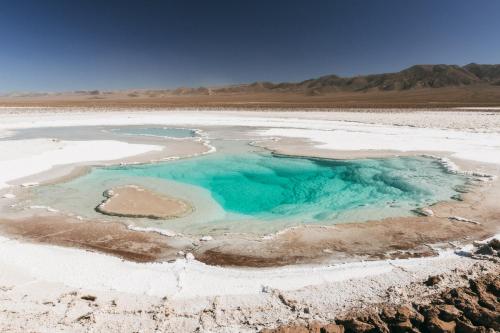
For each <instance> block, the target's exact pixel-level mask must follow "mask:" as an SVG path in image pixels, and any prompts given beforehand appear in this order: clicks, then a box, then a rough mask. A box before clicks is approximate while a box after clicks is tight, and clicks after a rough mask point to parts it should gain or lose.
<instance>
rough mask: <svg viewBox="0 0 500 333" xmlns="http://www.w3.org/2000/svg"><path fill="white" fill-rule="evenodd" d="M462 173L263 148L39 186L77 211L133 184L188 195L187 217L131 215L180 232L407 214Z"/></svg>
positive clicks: (443, 196)
mask: <svg viewBox="0 0 500 333" xmlns="http://www.w3.org/2000/svg"><path fill="white" fill-rule="evenodd" d="M465 182H466V178H465V177H463V176H460V175H455V174H450V173H448V172H446V170H445V169H444V168H443V167H442V165H441V164H440V163H438V162H437V161H435V160H434V159H431V158H423V157H418V158H415V157H412V158H410V157H398V158H384V159H363V160H349V161H340V160H319V159H306V158H290V157H275V156H272V155H270V154H268V153H257V152H248V151H246V152H242V153H229V154H227V153H216V154H212V155H206V156H201V157H196V158H190V159H184V160H177V161H170V162H165V163H157V164H146V165H132V166H120V167H105V168H94V169H93V170H92V172H91V173H89V174H88V175H85V176H83V177H80V178H77V179H75V180H72V181H70V182H67V183H63V184H58V185H51V186H50V187H48V188H47V187H46V188H43V187H41V188H40V189H39V190H38V191H39V193H38V194H39V195H38V198H39V200H42V202H40V203H41V204H45V205H49V206H52V207H55V208H59V209H62V210H68V211H73V212H75V211H76V212H78V213H79V214H81V215H92V214H97V213H95V212H94V211H93V208H94V207H95V206H96V205H97V204H98V203H99V202H100V200H102V196H101V193H102V191H103V190H105V189H108V188H111V187H114V186H117V185H122V184H137V185H142V186H146V187H148V188H153V189H154V190H157V191H160V192H163V193H165V194H169V195H173V196H176V197H180V198H182V199H184V200H188V201H189V202H191V204H192V205H193V206H194V207H195V209H196V211H195V213H194V214H193V215H192V216H189V217H186V218H181V219H177V220H168V221H147V220H142V221H137V220H135V221H134V223H136V224H139V225H142V226H154V227H163V228H167V229H172V230H175V231H178V232H185V233H207V232H212V231H214V232H215V231H220V232H262V233H264V232H272V231H276V230H280V229H281V228H283V227H288V226H293V225H299V224H304V223H313V224H335V223H342V222H351V221H367V220H373V219H381V218H385V217H393V216H408V215H411V214H412V210H413V209H415V208H416V207H420V206H427V205H429V204H432V203H435V202H438V201H442V200H449V199H450V197H451V196H453V195H455V194H457V192H456V191H455V190H454V188H455V187H456V186H461V185H463V184H464V183H465Z"/></svg>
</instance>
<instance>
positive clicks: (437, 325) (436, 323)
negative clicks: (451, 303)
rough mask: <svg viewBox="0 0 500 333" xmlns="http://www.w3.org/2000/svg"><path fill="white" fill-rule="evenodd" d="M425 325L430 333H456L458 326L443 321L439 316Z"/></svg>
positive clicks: (433, 317) (430, 319)
mask: <svg viewBox="0 0 500 333" xmlns="http://www.w3.org/2000/svg"><path fill="white" fill-rule="evenodd" d="M425 324H426V326H427V330H428V331H429V332H430V333H454V332H455V327H456V325H457V324H455V322H453V321H450V322H447V321H443V320H441V319H439V318H438V317H437V316H432V317H430V318H428V319H427V321H426V323H425Z"/></svg>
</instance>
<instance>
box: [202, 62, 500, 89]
mask: <svg viewBox="0 0 500 333" xmlns="http://www.w3.org/2000/svg"><path fill="white" fill-rule="evenodd" d="M482 83H486V84H493V85H498V84H500V65H478V64H469V65H466V66H463V67H460V66H457V65H415V66H412V67H410V68H407V69H404V70H402V71H400V72H397V73H384V74H373V75H361V76H354V77H339V76H337V75H327V76H322V77H319V78H315V79H309V80H306V81H302V82H297V83H287V82H284V83H276V84H275V83H271V82H254V83H252V84H243V85H234V86H228V87H222V88H217V89H212V93H213V94H220V93H223V94H224V93H248V92H252V93H255V92H280V93H287V92H293V93H304V94H306V95H323V94H329V93H334V92H366V91H371V90H381V91H392V90H396V91H403V90H410V89H418V88H443V87H460V86H469V85H474V84H482ZM192 92H193V93H195V92H196V91H195V89H192Z"/></svg>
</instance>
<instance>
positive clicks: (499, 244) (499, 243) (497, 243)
mask: <svg viewBox="0 0 500 333" xmlns="http://www.w3.org/2000/svg"><path fill="white" fill-rule="evenodd" d="M488 245H489V246H491V247H492V248H494V249H495V250H497V251H500V240H498V239H496V238H493V239H492V240H491V241H490V242H489V243H488Z"/></svg>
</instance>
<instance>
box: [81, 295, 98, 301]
mask: <svg viewBox="0 0 500 333" xmlns="http://www.w3.org/2000/svg"><path fill="white" fill-rule="evenodd" d="M80 298H81V299H84V300H86V301H91V302H94V301H95V300H96V299H97V297H95V296H92V295H83V296H82V297H80Z"/></svg>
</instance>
